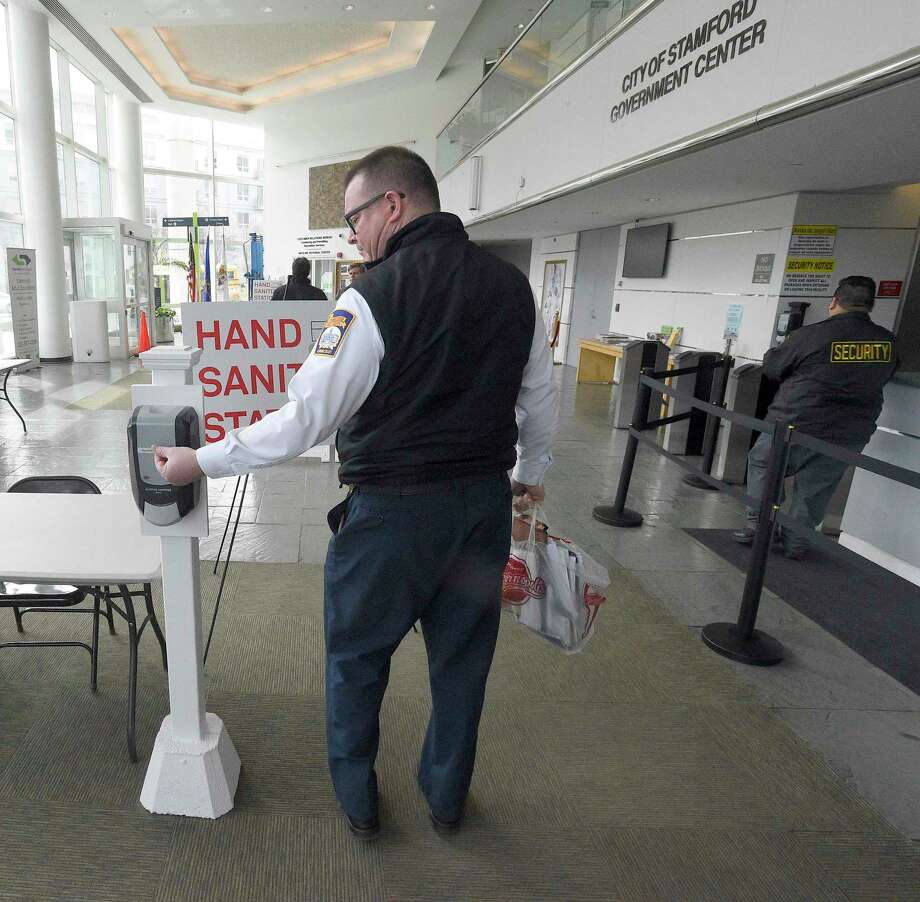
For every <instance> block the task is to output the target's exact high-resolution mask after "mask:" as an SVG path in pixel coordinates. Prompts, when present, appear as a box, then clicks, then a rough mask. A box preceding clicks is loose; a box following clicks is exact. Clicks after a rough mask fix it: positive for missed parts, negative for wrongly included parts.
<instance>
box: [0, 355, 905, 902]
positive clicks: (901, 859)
mask: <svg viewBox="0 0 920 902" xmlns="http://www.w3.org/2000/svg"><path fill="white" fill-rule="evenodd" d="M132 368H133V367H122V368H118V367H115V366H113V367H111V368H110V367H108V366H92V367H89V366H85V365H68V366H64V365H57V366H45V367H42V368H41V369H40V370H37V371H33V372H31V373H27V374H22V375H21V376H20V377H19V378H18V379H17V385H16V387H15V389H14V390H13V393H14V400H15V403H16V404H17V407H20V409H23V410H24V411H27V412H28V413H27V416H26V419H27V421H28V422H29V433H28V435H25V436H23V435H22V432H21V427H20V429H19V433H18V435H17V433H16V429H15V428H14V423H15V426H19V424H18V421H16V420H15V418H14V417H12V416H10V417H9V419H10V420H12V421H13V422H7V420H6V419H0V480H2V484H0V487H2V488H6V487H8V486H9V485H10V484H11V483H12V482H15V481H16V480H17V479H19V478H23V477H25V476H29V475H39V474H49V473H57V474H63V473H68V474H76V475H83V476H87V477H88V478H90V479H93V480H94V481H96V482H97V483H98V484H99V485H100V487H101V488H102V489H103V491H105V492H110V491H128V490H129V485H128V476H127V468H126V464H125V461H126V451H125V439H124V433H125V425H126V417H127V413H126V411H125V410H123V409H121V410H113V409H106V408H105V407H103V408H102V409H98V410H97V409H83V408H79V407H78V406H77V405H76V404H75V402H79V401H80V400H81V399H86V398H89V397H90V396H91V395H93V394H95V393H97V392H99V391H101V390H102V389H104V388H106V387H107V386H108V385H109V384H111V383H114V382H115V381H116V380H118V379H120V378H123V377H125V376H127V375H128V374H129V370H130V369H132ZM559 376H560V378H561V381H562V390H563V428H562V432H561V435H560V442H559V444H558V446H557V450H556V455H555V458H556V462H555V464H554V468H553V470H552V474H551V477H550V478H549V479H548V481H547V494H548V513H549V517H550V518H551V520H552V524H553V526H554V527H556V528H557V529H559V530H560V531H562V532H564V533H566V534H568V535H570V536H571V537H572V538H573V539H575V541H577V542H578V543H579V544H582V545H583V546H584V547H585V548H586V549H587V550H588V551H589V552H590V553H591V554H592V555H593V556H595V557H596V558H598V559H599V560H601V561H602V562H603V563H605V564H606V565H607V566H608V567H609V569H610V571H611V576H612V579H613V585H612V586H611V591H610V599H609V601H608V603H607V605H606V606H605V607H604V608H603V609H602V610H601V613H600V616H599V621H598V624H599V625H598V630H597V633H596V635H595V637H594V639H593V640H592V642H591V644H590V645H589V646H588V648H587V650H586V651H585V652H584V653H583V654H581V655H574V656H568V657H567V656H564V655H561V654H559V653H558V652H557V651H556V650H554V649H553V648H551V647H550V646H549V645H547V644H545V643H543V642H542V640H540V639H539V638H538V637H535V636H533V635H532V634H530V633H528V632H526V631H525V630H524V629H522V628H520V627H519V626H517V625H516V624H514V623H513V622H511V621H510V620H507V619H503V623H502V629H501V634H500V638H499V645H498V650H497V652H496V657H495V665H494V667H493V672H492V676H491V678H490V683H489V691H488V698H487V703H486V709H485V713H484V717H483V723H482V727H481V736H480V747H479V756H478V759H477V770H476V775H475V778H474V782H473V789H472V795H471V799H470V803H469V809H468V818H467V821H466V823H465V825H464V827H463V829H462V830H461V831H460V832H459V833H457V834H455V835H452V836H450V837H441V836H439V835H436V834H435V833H434V832H433V831H432V830H431V828H430V826H429V824H428V820H427V812H426V809H425V805H424V801H423V800H422V798H421V796H420V795H419V794H418V792H417V790H416V789H415V783H414V771H415V766H416V762H417V758H418V751H419V749H420V746H421V741H422V736H423V734H424V729H425V724H426V720H427V712H428V706H429V700H428V689H427V675H426V669H425V655H424V646H423V643H422V640H421V637H420V636H418V635H416V634H414V633H410V634H409V635H408V636H407V637H406V639H405V641H404V642H403V644H402V646H401V647H400V649H399V651H398V653H397V655H396V657H395V658H394V662H393V669H392V675H391V683H390V689H389V692H388V694H387V698H386V701H385V703H384V709H383V713H382V718H381V728H382V736H381V746H380V758H379V763H378V773H379V777H380V786H381V806H382V810H381V816H382V821H383V829H382V832H381V836H380V838H379V840H378V841H377V842H376V843H373V844H359V843H356V842H355V841H354V840H353V839H352V838H351V837H350V836H349V834H348V833H347V831H346V829H345V825H344V822H343V821H342V819H341V816H340V814H339V811H338V807H337V805H336V802H335V799H334V797H333V794H332V789H331V785H330V783H329V779H328V775H327V772H326V764H325V748H324V737H323V659H322V655H323V648H322V646H323V639H322V565H321V559H322V558H321V555H322V552H323V548H324V539H325V537H327V536H328V528H327V527H325V526H324V525H322V522H323V521H322V519H321V517H322V515H323V514H324V513H325V510H326V509H327V508H328V507H329V506H331V504H332V503H334V502H335V500H336V499H337V498H338V497H340V490H339V489H338V483H337V481H336V478H335V473H334V468H333V467H331V466H330V465H329V464H323V463H321V462H320V461H318V460H314V459H306V460H305V459H301V460H297V461H293V462H290V463H288V464H284V465H282V466H281V467H278V468H275V469H273V470H271V471H265V472H263V473H261V474H256V475H255V476H254V477H253V478H252V479H251V480H250V486H251V490H250V492H249V494H248V496H247V502H246V505H244V511H243V520H244V522H243V524H242V525H241V527H240V530H241V536H242V538H241V539H240V538H238V542H239V556H240V558H241V560H238V561H236V562H235V563H233V564H232V565H231V567H230V570H229V575H228V581H227V586H226V588H225V596H224V600H223V602H222V605H221V613H220V618H219V620H218V625H217V629H216V631H215V639H214V644H213V646H212V648H211V654H210V657H209V660H208V666H207V673H208V680H209V706H208V710H210V711H213V712H215V713H217V714H219V715H220V716H221V717H222V718H223V719H224V721H225V723H226V724H227V727H228V730H229V732H230V735H231V736H232V737H233V740H234V743H235V745H236V747H237V750H238V751H239V753H240V757H241V759H242V762H243V770H242V774H241V778H240V785H239V790H238V793H237V798H236V808H235V810H234V811H233V812H232V813H231V814H229V815H227V816H225V817H224V818H222V819H220V820H218V821H215V822H211V821H199V820H193V819H184V818H174V817H159V816H153V815H150V814H148V813H147V812H146V811H144V810H143V809H142V808H141V807H140V805H139V803H138V795H139V792H140V786H141V783H142V781H143V777H144V771H145V766H146V760H147V758H148V757H149V754H150V750H151V748H152V744H153V739H154V736H155V732H156V729H157V728H158V726H159V723H160V720H161V718H162V717H163V715H164V714H165V712H166V706H167V698H166V681H165V676H164V674H163V671H162V667H161V663H160V660H159V656H158V653H157V649H156V645H155V643H148V642H144V643H142V644H141V648H140V657H141V660H140V672H139V692H138V747H139V751H140V754H141V761H140V763H139V764H138V765H131V764H130V763H129V762H128V760H127V756H126V755H125V754H124V750H123V736H122V734H123V726H124V720H123V718H124V708H123V706H124V689H125V680H126V672H127V667H126V659H127V636H126V633H125V630H124V629H122V628H119V635H117V636H114V637H113V636H109V635H107V633H106V631H105V630H103V631H102V635H101V637H100V673H99V687H100V688H99V693H98V695H96V696H93V695H91V694H90V692H89V687H88V661H87V659H86V655H84V654H82V653H78V652H77V651H75V650H73V649H66V648H54V649H39V650H31V649H3V650H0V848H2V849H3V855H2V856H0V898H3V899H7V898H9V899H32V900H44V899H79V900H84V899H87V900H88V899H100V900H124V899H132V900H148V899H149V900H158V902H172V900H205V899H208V900H210V899H214V900H222V902H223V900H237V899H238V900H247V902H249V900H256V899H259V900H261V899H265V900H282V899H284V900H288V899H289V900H314V899H315V900H339V899H341V900H394V902H402V900H416V899H418V900H447V899H458V900H459V899H476V900H485V899H495V900H506V899H507V900H521V902H529V900H541V899H565V900H581V899H584V900H612V899H624V900H637V902H638V900H658V899H660V900H683V899H718V900H722V899H725V900H759V899H763V900H775V899H783V900H786V899H790V900H792V899H801V900H825V899H827V900H838V899H839V900H847V899H851V900H856V899H859V900H902V899H903V900H909V899H917V898H918V897H920V891H918V887H920V848H918V843H917V842H916V840H917V839H918V838H920V813H918V809H917V805H918V802H917V798H916V797H917V785H918V771H917V763H916V759H917V758H920V755H918V754H917V748H918V745H917V736H920V699H918V698H917V696H916V695H914V694H913V693H911V692H909V691H908V690H907V689H905V688H904V687H903V686H901V685H900V684H898V683H896V682H895V681H894V680H892V679H891V678H890V677H888V676H887V675H886V674H884V673H882V672H881V671H878V670H876V669H875V668H873V667H872V666H871V665H869V664H867V663H866V662H864V661H863V660H862V659H861V658H859V656H858V655H856V654H855V653H854V652H851V651H850V650H849V649H848V648H846V646H843V645H842V644H841V643H839V642H838V641H837V640H835V639H833V638H832V637H831V636H829V635H828V634H827V633H825V632H824V631H823V630H821V629H820V628H819V627H817V626H816V625H814V624H813V623H811V621H808V620H807V619H806V618H804V617H803V616H802V615H800V614H798V612H796V611H794V610H793V609H792V608H789V607H787V606H786V605H784V604H783V602H781V601H780V600H779V599H778V598H776V597H775V596H771V595H769V594H768V595H767V596H766V597H765V600H764V604H763V609H762V615H763V617H762V621H761V622H762V625H763V627H764V628H765V629H767V630H769V631H771V632H772V633H773V634H774V635H776V636H777V637H778V638H780V639H781V640H782V641H783V642H784V643H785V644H786V645H787V647H788V648H789V649H790V659H789V660H788V661H787V662H786V663H784V664H783V665H781V666H780V667H778V668H770V669H764V670H760V669H754V670H756V672H754V673H752V672H751V670H749V669H747V668H743V667H742V666H741V665H735V664H733V663H731V662H729V661H726V660H724V659H722V658H720V657H718V656H716V655H714V654H713V653H712V652H710V651H709V650H708V649H707V648H706V647H705V646H704V645H703V643H702V642H701V641H700V639H699V627H700V626H701V625H702V624H704V623H706V622H708V621H709V620H712V619H723V618H725V617H726V616H731V615H732V614H733V612H734V611H736V609H737V603H738V599H739V597H740V587H741V583H742V576H741V574H740V573H739V572H738V571H737V570H736V569H734V568H733V567H732V566H731V565H730V564H729V563H727V562H725V561H724V560H723V559H722V558H720V557H718V556H717V555H715V554H713V553H712V552H710V551H709V550H708V549H706V548H705V547H704V546H703V545H701V544H700V543H699V542H697V541H695V540H694V539H693V538H691V537H690V536H688V535H686V534H685V533H684V532H683V527H684V526H687V527H714V528H720V527H728V526H733V525H735V524H736V523H737V522H738V512H737V509H736V506H735V503H734V502H732V501H730V500H729V499H725V498H722V497H719V496H714V495H712V494H709V493H706V494H705V495H704V494H703V493H699V492H695V490H693V489H691V488H689V487H686V486H683V485H682V484H681V482H680V473H678V472H675V471H674V468H673V467H670V465H668V464H667V463H666V462H665V461H662V460H661V459H660V458H657V457H653V456H652V455H651V454H644V453H642V452H640V455H639V465H638V467H637V470H636V475H635V477H634V484H635V486H636V491H635V493H633V494H631V499H630V506H632V507H635V508H637V509H639V510H641V511H642V512H643V513H646V514H648V515H649V516H648V519H647V521H646V524H645V525H644V526H643V527H642V528H640V529H638V530H630V531H618V530H614V529H612V528H610V527H606V526H603V525H601V524H599V523H596V522H595V521H593V520H592V519H591V515H590V511H591V507H592V506H593V504H596V503H597V502H598V501H599V500H602V499H605V498H609V497H610V496H611V494H612V492H613V487H614V486H615V482H616V477H617V475H618V472H619V461H620V459H621V457H622V454H623V450H624V447H625V435H623V434H622V433H619V432H612V431H611V428H610V421H611V409H610V400H611V389H610V388H609V387H607V386H593V385H580V386H578V387H577V389H576V387H575V373H574V370H571V369H567V370H565V371H564V372H560V373H559ZM614 390H615V389H614ZM87 406H88V407H90V408H92V407H93V404H92V403H90V404H89V405H87ZM0 415H2V411H0ZM233 484H234V481H233V480H225V481H223V482H222V483H212V484H211V486H210V490H211V493H212V498H211V503H212V529H214V530H219V529H220V528H222V524H223V522H224V521H225V519H226V516H227V511H228V508H229V502H230V497H231V495H232V491H233ZM244 526H245V527H246V529H245V530H244ZM219 540H220V532H219V531H218V533H217V539H216V541H217V542H219ZM213 541H214V540H213V537H212V539H209V540H208V542H207V543H205V542H203V543H202V546H203V551H204V552H205V553H212V554H213V550H214V546H213ZM0 566H2V565H0ZM216 592H217V579H216V577H214V576H213V574H212V573H211V567H210V566H209V565H208V564H207V563H206V562H203V564H202V596H203V603H204V607H205V616H206V618H208V619H209V616H210V610H211V609H212V607H213V604H214V600H215V597H216ZM157 604H159V597H157ZM77 619H78V618H72V617H67V616H66V615H61V616H60V617H52V616H44V617H39V616H36V617H34V618H32V619H31V620H29V618H28V617H27V618H26V626H27V629H28V630H29V631H30V632H32V633H34V634H35V636H36V637H38V636H41V637H48V636H54V637H61V636H62V635H64V634H67V635H73V634H74V632H75V631H77V630H79V629H81V628H82V629H85V630H86V631H87V632H88V631H89V624H88V623H87V624H82V623H74V622H73V621H75V620H77ZM86 619H87V620H88V619H89V618H86ZM14 629H15V627H14V623H13V617H12V612H10V611H7V610H2V611H0V635H2V636H4V637H9V636H10V635H11V634H12V633H13V632H14ZM902 734H910V735H911V736H912V737H913V739H910V738H904V737H903V736H902ZM899 736H901V739H899V738H898V737H899ZM802 737H804V738H802ZM806 740H807V741H806ZM906 750H910V752H911V753H912V757H911V756H908V755H907V752H906ZM879 761H882V762H887V764H886V765H885V766H886V767H887V770H886V772H885V774H884V775H883V776H884V778H883V776H882V775H879V773H878V769H879V767H881V765H880V764H879ZM898 762H900V763H898ZM873 768H875V769H874V770H873ZM911 768H913V770H911Z"/></svg>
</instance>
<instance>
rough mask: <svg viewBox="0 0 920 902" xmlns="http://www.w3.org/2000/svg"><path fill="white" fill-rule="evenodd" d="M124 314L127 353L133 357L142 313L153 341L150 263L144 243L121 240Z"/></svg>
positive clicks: (145, 243) (136, 346)
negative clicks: (126, 331) (125, 319)
mask: <svg viewBox="0 0 920 902" xmlns="http://www.w3.org/2000/svg"><path fill="white" fill-rule="evenodd" d="M122 253H123V258H124V274H125V315H126V317H127V323H128V352H129V353H130V354H136V353H137V351H138V342H139V338H140V319H141V313H144V314H146V317H147V335H148V337H149V338H150V340H151V342H153V326H154V323H153V311H152V310H151V308H150V260H149V254H148V251H147V242H146V241H139V240H137V239H135V238H124V239H123V244H122Z"/></svg>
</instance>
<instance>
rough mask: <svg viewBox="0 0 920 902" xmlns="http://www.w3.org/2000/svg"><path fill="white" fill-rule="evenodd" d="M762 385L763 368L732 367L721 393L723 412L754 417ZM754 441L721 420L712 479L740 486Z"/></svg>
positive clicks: (754, 365)
mask: <svg viewBox="0 0 920 902" xmlns="http://www.w3.org/2000/svg"><path fill="white" fill-rule="evenodd" d="M762 382H763V367H762V366H761V365H760V364H759V363H743V364H742V365H741V366H738V367H735V369H733V370H732V371H731V373H729V376H728V386H727V388H726V389H725V407H726V409H727V410H733V411H735V413H742V414H744V415H745V416H749V417H756V416H757V415H758V409H759V406H760V405H759V399H760V395H761V387H762ZM755 438H756V436H755V435H754V434H753V430H751V429H747V428H745V427H744V426H739V425H738V424H737V423H732V422H731V421H729V420H723V421H722V431H721V433H720V434H719V443H718V445H717V446H716V459H715V463H714V465H713V468H712V475H713V476H715V477H716V479H721V480H723V481H724V482H728V483H732V484H733V485H741V484H743V483H744V479H745V474H746V473H747V454H748V451H750V449H751V445H752V444H753V443H754V440H755Z"/></svg>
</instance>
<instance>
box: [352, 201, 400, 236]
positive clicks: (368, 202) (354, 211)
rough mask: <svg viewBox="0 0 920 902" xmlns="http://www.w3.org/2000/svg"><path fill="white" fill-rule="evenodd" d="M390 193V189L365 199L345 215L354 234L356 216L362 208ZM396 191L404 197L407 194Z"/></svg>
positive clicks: (364, 208)
mask: <svg viewBox="0 0 920 902" xmlns="http://www.w3.org/2000/svg"><path fill="white" fill-rule="evenodd" d="M389 193H390V192H389V191H384V192H383V193H381V194H377V195H376V196H374V197H372V198H371V199H370V200H366V201H364V203H363V204H361V205H360V206H357V207H355V208H354V210H349V211H348V212H347V213H346V214H345V216H344V219H345V224H346V225H347V226H348V228H350V229H351V233H352V235H354V234H355V216H357V215H358V214H359V213H360V212H361V211H362V210H366V209H367V208H368V207H369V206H371V204H375V203H377V201H378V200H383V198H385V197H386V196H387V195H388V194H389ZM394 193H395V194H397V195H399V196H400V197H403V198H404V197H405V196H406V195H405V194H403V193H402V191H396V192H394Z"/></svg>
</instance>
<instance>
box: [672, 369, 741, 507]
mask: <svg viewBox="0 0 920 902" xmlns="http://www.w3.org/2000/svg"><path fill="white" fill-rule="evenodd" d="M733 365H734V361H733V360H732V358H731V357H729V356H728V355H727V354H725V355H723V357H722V364H721V366H720V367H719V369H720V370H721V372H720V373H719V375H718V376H717V377H716V378H715V381H714V382H713V386H712V392H711V393H710V399H709V402H710V404H715V405H716V407H725V391H726V389H727V388H728V374H729V373H730V372H731V369H732V366H733ZM720 423H721V421H720V419H719V417H717V416H716V415H715V414H710V415H709V418H708V419H707V420H706V432H705V433H704V434H703V462H702V463H701V465H700V472H701V473H705V474H706V475H707V476H709V475H710V474H711V473H712V462H713V461H714V460H715V457H716V445H717V444H718V443H719V426H720ZM684 482H685V483H687V485H692V486H694V487H695V488H698V489H706V490H707V491H710V492H715V491H718V490H717V489H716V487H715V486H714V485H710V484H709V483H708V482H706V480H704V479H701V478H700V477H699V476H697V475H696V473H687V474H686V476H684Z"/></svg>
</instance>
